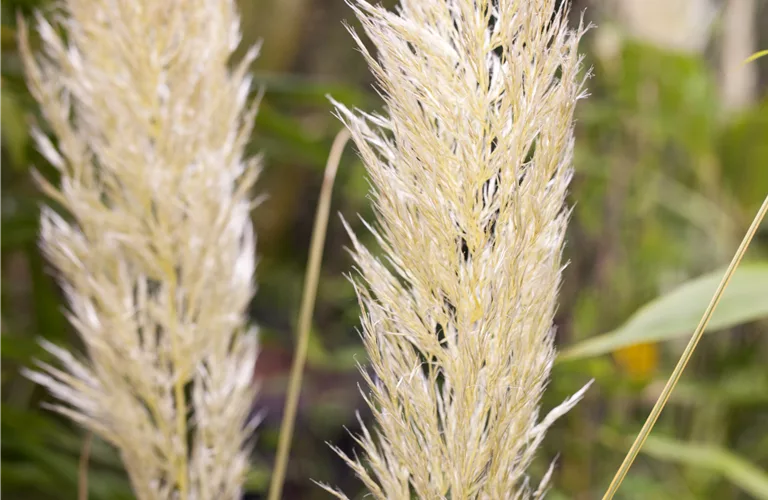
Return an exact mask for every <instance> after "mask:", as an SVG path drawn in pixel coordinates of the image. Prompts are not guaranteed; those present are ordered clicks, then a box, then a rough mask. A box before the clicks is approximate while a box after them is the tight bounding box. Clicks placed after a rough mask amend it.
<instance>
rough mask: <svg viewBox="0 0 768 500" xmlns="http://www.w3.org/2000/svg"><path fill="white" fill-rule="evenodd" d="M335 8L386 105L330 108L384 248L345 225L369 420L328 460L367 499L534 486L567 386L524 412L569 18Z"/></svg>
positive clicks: (539, 0) (542, 286)
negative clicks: (355, 478) (360, 167)
mask: <svg viewBox="0 0 768 500" xmlns="http://www.w3.org/2000/svg"><path fill="white" fill-rule="evenodd" d="M351 5H352V7H353V9H354V10H355V12H356V14H357V16H358V18H359V19H360V21H361V22H362V25H363V28H364V29H365V32H366V33H367V35H368V37H369V38H370V39H371V41H372V42H373V44H374V45H375V48H376V50H377V55H376V56H374V55H373V54H371V53H370V52H369V51H368V49H367V48H366V46H365V45H364V44H363V43H362V41H361V40H360V39H359V38H358V37H357V36H356V35H355V34H354V33H353V36H354V38H355V40H356V42H357V44H358V46H359V48H360V50H361V51H362V52H363V54H364V56H365V57H366V59H367V61H368V63H369V65H370V67H371V69H372V71H373V72H374V74H375V75H376V78H377V80H378V84H379V86H380V88H381V90H382V94H383V97H384V100H385V103H386V114H385V115H372V114H366V113H363V112H352V111H350V110H348V109H347V108H345V107H344V106H342V105H340V104H337V109H338V112H339V114H340V116H341V118H342V119H343V120H344V122H345V123H346V124H347V126H348V127H349V129H350V131H351V132H352V136H353V138H354V140H355V142H356V144H357V147H358V149H359V151H360V155H361V157H362V159H363V161H364V163H365V165H366V168H367V170H368V173H369V176H370V178H371V181H372V185H373V190H372V199H373V203H374V206H375V210H376V214H377V222H378V224H377V225H376V227H375V228H371V230H372V231H373V233H374V235H375V236H376V238H377V239H378V242H379V244H380V245H381V247H382V249H383V253H384V256H385V258H386V261H381V260H379V259H378V258H376V257H374V256H373V255H372V254H371V253H370V252H369V251H368V249H366V248H365V247H364V246H362V245H361V244H360V243H359V241H358V240H357V239H356V238H355V237H354V235H352V238H353V243H354V251H353V255H354V258H355V261H356V264H357V267H358V271H359V274H360V278H359V279H358V280H356V287H357V292H358V297H359V300H360V303H361V306H362V311H363V315H362V324H363V340H364V342H365V345H366V348H367V351H368V355H369V358H370V362H371V365H372V367H373V370H374V372H375V378H374V377H371V376H368V375H367V374H366V372H363V373H364V375H365V377H366V379H367V382H368V384H369V386H370V389H371V394H370V397H369V404H370V406H371V409H372V410H373V413H374V416H375V419H376V429H375V431H373V432H371V431H369V430H368V429H364V430H363V434H362V436H360V437H359V440H358V443H359V444H360V445H361V446H362V448H363V449H364V451H365V455H366V457H365V459H366V461H365V464H364V463H363V462H361V461H358V460H357V459H351V458H349V457H345V459H346V460H347V462H348V463H349V464H350V466H351V467H352V468H353V469H354V470H355V472H356V473H357V474H358V475H359V476H360V477H361V478H362V480H363V482H364V483H365V485H366V487H367V488H368V490H369V491H370V493H371V494H372V495H373V497H374V498H379V499H388V500H393V499H404V500H405V499H411V498H414V495H415V496H416V497H418V498H424V499H440V498H452V499H470V498H471V499H487V500H498V499H506V498H537V497H540V496H542V495H543V494H544V492H545V491H546V484H547V481H548V479H549V476H550V474H551V470H550V472H549V473H547V475H546V476H545V477H544V478H543V480H542V481H541V483H540V486H539V487H532V486H530V485H529V479H528V477H527V473H526V470H527V469H528V467H529V465H530V463H531V461H532V459H533V457H534V454H535V452H536V449H537V447H538V446H539V444H540V442H541V440H542V439H543V437H544V433H545V431H546V430H547V428H548V427H549V426H550V424H551V423H552V422H553V421H554V420H555V419H556V418H557V417H559V416H560V415H562V414H563V413H565V412H566V411H567V410H568V409H570V408H571V407H572V406H573V405H574V404H576V402H577V401H578V400H579V399H580V397H581V395H582V394H583V391H584V389H582V391H579V393H577V394H576V395H575V396H573V397H572V398H569V399H568V400H566V401H565V402H564V403H562V404H561V405H560V406H559V407H557V408H555V409H554V410H552V411H551V413H549V415H547V416H545V417H544V418H540V416H539V404H540V399H541V395H542V392H543V391H544V389H545V386H546V384H547V380H548V377H549V372H550V369H551V366H552V362H553V359H554V347H553V327H552V322H553V315H554V311H555V307H556V300H557V292H558V288H559V285H560V278H561V253H562V247H563V238H564V235H565V229H566V223H567V219H568V209H567V208H566V207H565V206H564V200H565V194H566V190H567V187H568V183H569V181H570V179H571V163H572V156H573V111H574V107H575V105H576V102H577V101H578V100H579V99H580V98H581V97H583V85H582V83H583V80H582V76H580V75H579V71H580V56H579V54H578V52H577V44H578V41H579V38H580V37H581V35H582V32H583V29H582V28H581V27H579V29H578V30H576V31H573V30H570V29H568V27H567V20H566V12H565V11H564V10H556V2H555V0H530V1H529V0H526V1H523V0H498V1H488V0H401V2H400V6H399V8H398V10H397V11H395V12H389V11H387V10H385V9H384V8H382V7H379V6H373V5H371V4H369V3H367V2H365V1H363V0H353V1H352V2H351ZM329 491H330V489H329ZM335 494H336V495H337V496H339V497H342V498H343V497H344V496H343V494H342V493H340V492H335Z"/></svg>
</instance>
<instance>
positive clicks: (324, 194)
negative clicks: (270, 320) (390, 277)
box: [269, 129, 349, 500]
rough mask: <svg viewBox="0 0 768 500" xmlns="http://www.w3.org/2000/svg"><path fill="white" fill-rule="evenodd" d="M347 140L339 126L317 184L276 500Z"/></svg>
mask: <svg viewBox="0 0 768 500" xmlns="http://www.w3.org/2000/svg"><path fill="white" fill-rule="evenodd" d="M348 140H349V132H348V131H347V129H343V130H341V131H340V132H339V133H338V134H337V135H336V138H335V139H334V140H333V145H332V146H331V153H330V155H329V156H328V163H327V164H326V166H325V176H324V177H323V185H322V187H321V188H320V201H319V202H318V204H317V213H316V215H315V229H314V231H313V232H312V244H311V246H310V250H309V262H308V265H307V275H306V276H305V278H304V294H303V297H302V299H301V310H300V311H299V329H298V335H297V344H296V353H295V355H294V357H293V365H292V366H291V378H290V381H289V385H288V393H287V395H286V399H285V412H284V414H283V421H282V424H281V425H280V441H279V442H278V446H277V457H276V459H275V469H274V471H273V473H272V480H271V483H270V485H269V500H278V499H279V498H280V494H281V493H282V489H283V482H284V480H285V470H286V467H287V465H288V452H289V451H290V447H291V439H292V438H293V426H294V423H295V420H296V408H297V407H298V405H299V395H300V393H301V379H302V376H303V372H304V364H305V362H306V360H307V348H308V347H309V328H310V326H311V324H312V312H313V311H314V308H315V297H316V296H317V285H318V281H319V279H320V264H321V262H322V259H323V245H324V244H325V233H326V229H327V228H328V214H329V212H330V209H331V193H332V191H333V181H334V179H335V178H336V171H337V169H338V166H339V160H340V159H341V153H342V152H343V151H344V146H345V145H346V143H347V141H348Z"/></svg>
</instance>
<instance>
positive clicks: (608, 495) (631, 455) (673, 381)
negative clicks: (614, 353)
mask: <svg viewBox="0 0 768 500" xmlns="http://www.w3.org/2000/svg"><path fill="white" fill-rule="evenodd" d="M766 212H768V196H766V198H765V200H764V201H763V205H762V206H761V207H760V210H758V212H757V214H756V215H755V218H754V220H753V221H752V224H751V225H750V226H749V229H748V230H747V234H745V235H744V239H743V240H742V242H741V245H739V248H738V250H736V254H735V255H734V256H733V259H732V260H731V263H730V265H729V266H728V269H727V270H726V271H725V276H723V279H722V280H721V281H720V285H719V286H718V287H717V291H715V295H714V296H713V297H712V300H711V301H710V302H709V305H708V306H707V309H706V311H704V316H702V318H701V321H700V322H699V325H698V326H697V327H696V330H695V331H694V332H693V336H692V337H691V340H690V341H689V342H688V345H687V346H686V347H685V350H684V351H683V354H682V355H681V356H680V360H679V361H678V362H677V366H675V369H674V371H673V372H672V375H671V376H670V377H669V380H667V384H666V385H665V386H664V390H662V391H661V394H660V395H659V398H658V399H657V400H656V403H655V404H654V405H653V409H652V410H651V413H650V415H648V419H647V420H646V421H645V424H644V425H643V428H642V429H641V430H640V433H639V434H638V435H637V437H636V438H635V442H634V443H632V446H631V447H630V449H629V452H627V456H626V457H624V461H623V462H622V464H621V466H620V467H619V470H618V471H616V475H615V476H614V478H613V481H611V484H610V486H608V490H607V491H606V492H605V495H604V496H603V500H610V499H612V498H613V496H614V495H615V494H616V491H618V489H619V486H620V485H621V482H622V481H623V480H624V477H625V476H626V475H627V472H629V468H630V467H631V466H632V462H634V461H635V457H637V454H638V453H639V452H640V448H642V446H643V443H645V440H646V439H647V438H648V435H649V434H650V433H651V430H652V429H653V426H654V424H655V423H656V420H658V418H659V415H660V414H661V412H662V410H663V409H664V405H665V404H666V403H667V400H668V399H669V396H670V395H671V394H672V391H673V390H674V389H675V385H677V382H678V380H680V377H681V375H682V374H683V370H685V367H686V365H687V364H688V361H689V360H690V359H691V356H692V355H693V351H694V350H695V349H696V345H697V344H698V343H699V340H700V339H701V336H702V335H703V334H704V330H705V329H706V328H707V324H708V323H709V320H710V318H711V317H712V313H714V311H715V308H716V307H717V304H718V303H719V302H720V298H721V297H722V296H723V293H724V292H725V288H726V287H727V286H728V282H729V281H730V280H731V277H732V276H733V273H734V272H735V271H736V268H737V267H738V266H739V263H740V262H741V259H742V258H743V257H744V254H745V253H746V252H747V248H748V247H749V244H750V242H751V241H752V238H753V237H754V236H755V233H756V232H757V229H758V228H759V227H760V223H761V222H762V221H763V218H764V217H765V214H766Z"/></svg>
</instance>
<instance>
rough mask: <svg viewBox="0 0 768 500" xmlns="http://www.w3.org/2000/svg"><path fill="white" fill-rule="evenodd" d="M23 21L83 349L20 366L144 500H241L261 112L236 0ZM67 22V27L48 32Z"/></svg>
mask: <svg viewBox="0 0 768 500" xmlns="http://www.w3.org/2000/svg"><path fill="white" fill-rule="evenodd" d="M52 19H53V24H51V23H49V21H47V20H46V19H45V18H43V17H42V16H38V18H37V32H38V33H39V35H40V37H41V39H42V46H43V49H44V51H43V53H42V54H40V55H39V56H37V58H36V57H35V56H34V55H33V53H32V50H31V48H30V46H29V38H28V36H27V34H26V29H25V25H24V24H23V23H22V24H21V28H22V30H21V52H22V56H23V61H24V64H25V67H26V73H27V77H28V82H29V87H30V90H31V92H32V94H33V96H34V97H35V98H36V99H37V101H38V102H39V103H40V106H41V108H42V112H43V115H44V117H45V119H46V121H47V123H48V125H49V126H50V128H51V130H52V132H53V135H54V136H55V138H56V141H57V143H56V144H54V142H53V141H51V140H50V139H49V138H48V137H47V136H46V135H44V134H43V133H41V132H40V131H38V130H35V131H34V133H33V135H34V138H35V140H36V142H37V146H38V148H39V149H40V151H41V152H42V153H43V155H44V156H45V158H46V159H47V160H48V161H49V162H50V163H51V164H52V165H53V166H54V167H55V168H56V169H57V171H58V173H59V175H60V177H61V181H60V184H61V185H60V187H54V186H53V185H52V184H51V183H49V182H48V181H47V180H45V179H44V178H43V177H41V176H38V181H39V184H40V185H41V187H42V189H43V190H44V191H45V193H46V194H47V195H48V196H50V198H51V199H52V200H53V202H54V203H56V204H57V205H58V206H59V207H60V208H62V209H63V210H64V212H65V213H63V214H62V213H59V212H57V211H55V210H54V209H53V208H45V209H44V210H43V214H42V220H41V247H42V249H43V251H44V252H45V255H46V256H47V257H48V259H49V260H50V262H51V263H52V264H53V265H54V266H55V267H56V270H57V272H58V273H59V277H60V279H61V283H62V287H63V289H64V292H65V294H66V297H67V299H68V306H69V307H68V309H69V311H68V317H69V320H70V322H71V323H72V325H73V326H74V328H75V329H76V330H77V332H78V334H79V336H80V338H81V340H82V341H83V344H84V346H85V350H86V356H85V357H80V356H77V355H75V354H73V353H72V352H70V351H68V350H65V349H62V348H60V347H57V346H55V345H54V344H52V343H49V342H45V343H44V346H45V348H46V349H47V351H48V352H49V353H50V354H51V355H53V357H54V358H56V360H57V361H58V363H59V364H61V365H62V366H63V368H58V367H55V366H54V365H51V364H48V363H41V364H40V371H30V372H28V376H29V377H30V378H31V379H33V380H34V381H36V382H38V383H40V384H42V385H44V386H46V387H47V388H48V389H49V390H50V391H51V392H52V393H53V394H54V395H55V396H56V397H57V398H58V399H59V400H60V403H58V404H56V405H53V408H54V409H56V410H57V411H59V412H60V413H62V414H64V415H66V416H68V417H70V418H72V419H73V420H74V421H76V422H78V423H79V424H81V425H82V426H84V427H85V428H87V429H90V430H92V431H93V432H95V433H96V434H98V435H99V436H101V437H102V438H103V439H105V440H107V441H108V442H110V443H111V444H113V445H114V446H115V447H116V448H117V449H118V450H119V452H120V457H121V458H122V461H123V464H124V465H125V468H126V470H127V472H128V475H129V476H130V478H131V483H132V487H133V490H134V492H135V494H136V495H137V496H138V497H139V498H140V499H164V498H167V499H170V498H178V499H181V500H184V499H192V498H222V499H238V498H239V497H240V493H241V487H242V483H243V481H244V479H245V475H246V473H247V470H248V463H249V460H248V447H247V440H248V439H249V437H250V436H251V433H252V431H253V428H254V426H255V422H256V421H255V419H254V418H253V416H252V414H251V413H252V400H253V384H252V373H253V366H254V362H255V358H256V350H257V346H256V334H255V331H252V330H248V329H247V328H245V325H244V322H243V318H244V312H245V309H246V307H247V306H248V304H249V302H250V300H251V297H252V295H253V292H254V281H253V276H254V268H255V261H254V259H255V252H254V245H255V236H254V232H253V229H252V226H251V222H250V211H251V208H252V207H253V205H254V202H253V200H252V198H251V194H250V191H251V187H252V186H253V183H254V181H255V179H256V176H257V174H258V168H257V162H256V160H254V159H250V160H246V159H244V156H243V152H244V148H245V145H246V142H247V141H248V140H249V138H250V132H251V128H252V124H253V118H254V115H255V113H256V106H255V105H250V104H248V95H249V87H250V80H249V77H248V76H247V74H246V71H247V68H248V66H249V64H250V63H251V61H252V60H253V59H254V58H255V57H256V50H251V51H249V53H248V54H247V55H246V56H245V58H244V59H243V60H242V61H241V62H240V64H239V65H238V66H237V68H236V69H235V70H234V71H230V70H229V68H228V61H229V58H230V55H231V54H232V52H233V51H234V50H235V49H236V48H237V46H238V44H239V41H240V30H239V19H238V16H237V13H236V10H235V5H234V2H231V1H219V0H210V1H209V0H200V1H196V2H192V3H190V2H182V1H172V2H150V1H144V2H130V3H113V2H81V1H77V0H71V1H68V2H65V3H63V4H62V5H61V6H60V10H57V11H55V13H54V14H53V15H52ZM59 30H63V31H64V32H65V33H66V38H63V37H62V36H61V35H59V34H58V31H59Z"/></svg>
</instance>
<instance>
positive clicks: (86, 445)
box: [77, 432, 93, 500]
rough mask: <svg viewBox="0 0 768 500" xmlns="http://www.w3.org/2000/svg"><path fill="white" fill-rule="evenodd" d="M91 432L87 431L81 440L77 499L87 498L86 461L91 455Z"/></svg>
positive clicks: (86, 499) (84, 499)
mask: <svg viewBox="0 0 768 500" xmlns="http://www.w3.org/2000/svg"><path fill="white" fill-rule="evenodd" d="M92 442H93V433H91V432H89V433H88V434H86V435H85V439H84V440H83V448H82V450H81V451H80V470H79V475H78V480H77V500H88V461H89V459H90V457H91V443H92Z"/></svg>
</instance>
